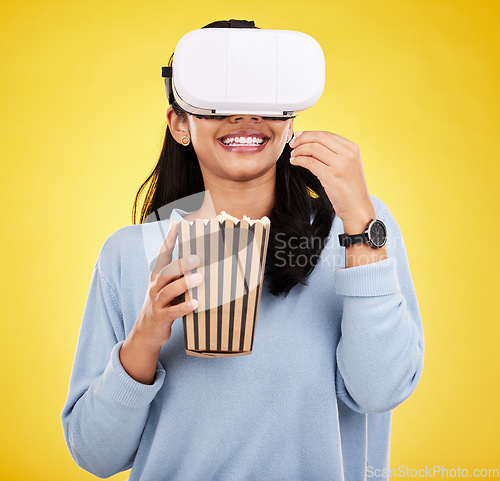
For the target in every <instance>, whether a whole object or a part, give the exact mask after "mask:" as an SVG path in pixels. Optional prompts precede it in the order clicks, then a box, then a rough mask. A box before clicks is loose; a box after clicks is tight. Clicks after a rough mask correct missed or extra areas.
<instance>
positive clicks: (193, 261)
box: [188, 254, 200, 266]
mask: <svg viewBox="0 0 500 481" xmlns="http://www.w3.org/2000/svg"><path fill="white" fill-rule="evenodd" d="M198 262H200V258H199V257H198V256H197V255H195V254H193V255H192V256H189V257H188V263H189V264H190V265H192V266H195V265H196V264H198Z"/></svg>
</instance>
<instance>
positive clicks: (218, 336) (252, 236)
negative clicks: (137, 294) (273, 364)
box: [178, 213, 270, 357]
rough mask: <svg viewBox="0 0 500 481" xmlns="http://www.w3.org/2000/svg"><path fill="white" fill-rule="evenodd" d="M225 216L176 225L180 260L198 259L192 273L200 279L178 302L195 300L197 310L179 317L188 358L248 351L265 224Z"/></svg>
mask: <svg viewBox="0 0 500 481" xmlns="http://www.w3.org/2000/svg"><path fill="white" fill-rule="evenodd" d="M223 214H225V213H223ZM227 217H231V216H227V215H222V214H220V215H219V216H218V217H217V218H213V219H208V220H201V219H197V220H195V221H193V222H189V221H187V220H181V221H180V223H179V229H178V252H179V258H181V257H187V256H189V255H191V254H196V255H197V256H199V258H200V261H201V262H200V264H199V266H198V268H197V269H193V271H192V272H201V274H202V275H203V282H202V283H201V284H200V285H199V286H196V287H193V288H190V289H188V290H187V291H186V293H185V294H184V295H183V297H184V299H183V300H186V301H188V300H190V299H193V298H194V299H197V300H198V307H197V308H196V309H195V310H194V311H193V312H191V313H189V314H188V315H186V316H183V318H182V321H183V328H184V345H185V348H186V353H187V354H189V355H191V356H199V357H227V356H242V355H245V354H251V352H252V347H253V340H254V335H255V327H256V324H257V317H258V312H259V303H260V297H261V293H262V284H263V279H264V268H265V265H266V253H267V245H268V241H269V232H270V221H269V219H268V218H267V217H263V218H262V219H260V220H250V219H248V218H247V217H246V216H245V217H244V218H243V219H242V220H239V219H236V218H231V219H228V218H227ZM232 219H234V220H232ZM247 219H248V220H247Z"/></svg>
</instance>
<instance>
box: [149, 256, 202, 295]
mask: <svg viewBox="0 0 500 481" xmlns="http://www.w3.org/2000/svg"><path fill="white" fill-rule="evenodd" d="M199 264H200V258H199V257H198V256H197V255H195V254H193V255H191V256H189V257H183V258H181V259H177V260H176V261H175V262H171V263H170V264H169V265H168V266H165V267H164V268H163V269H162V270H161V271H160V272H159V273H158V276H157V277H156V280H155V283H154V285H153V286H152V287H151V290H150V294H151V296H152V297H153V299H154V298H155V297H156V296H157V295H158V292H160V290H161V289H163V288H164V287H165V286H166V285H167V284H170V283H171V282H172V281H174V280H176V279H178V278H179V277H180V276H181V275H184V273H186V272H189V271H191V270H193V269H195V268H196V267H197V266H198V265H199Z"/></svg>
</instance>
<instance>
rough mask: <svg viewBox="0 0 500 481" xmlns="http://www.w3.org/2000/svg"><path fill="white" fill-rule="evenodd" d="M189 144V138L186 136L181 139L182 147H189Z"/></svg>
mask: <svg viewBox="0 0 500 481" xmlns="http://www.w3.org/2000/svg"><path fill="white" fill-rule="evenodd" d="M190 142H191V141H190V139H189V137H188V136H187V135H185V136H184V137H182V139H181V143H182V145H184V146H187V145H189V143H190Z"/></svg>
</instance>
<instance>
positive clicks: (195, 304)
mask: <svg viewBox="0 0 500 481" xmlns="http://www.w3.org/2000/svg"><path fill="white" fill-rule="evenodd" d="M188 305H189V307H192V308H193V309H196V308H197V307H198V301H197V300H196V299H191V300H190V301H189V302H188Z"/></svg>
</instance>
